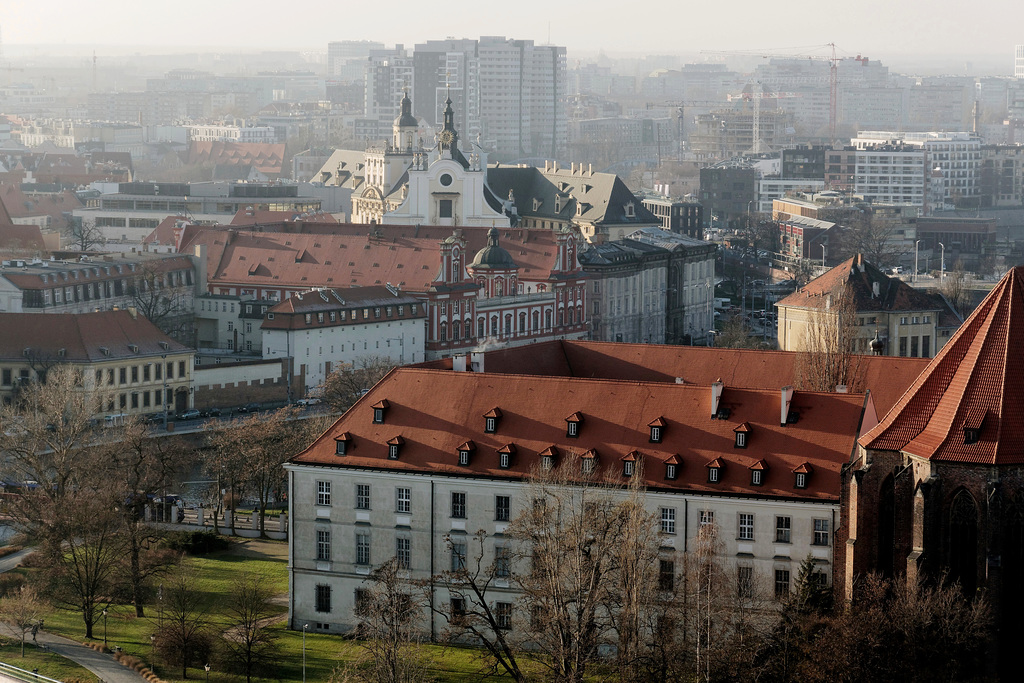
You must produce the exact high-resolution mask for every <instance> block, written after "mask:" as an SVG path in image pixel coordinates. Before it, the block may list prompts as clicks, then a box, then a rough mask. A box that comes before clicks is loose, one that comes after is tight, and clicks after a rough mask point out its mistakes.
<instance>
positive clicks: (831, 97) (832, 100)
mask: <svg viewBox="0 0 1024 683" xmlns="http://www.w3.org/2000/svg"><path fill="white" fill-rule="evenodd" d="M822 48H828V49H829V50H831V54H830V56H828V57H819V56H816V55H795V54H778V53H775V54H772V53H768V52H757V51H743V50H701V54H702V55H719V56H748V57H761V58H762V59H771V58H776V59H809V60H811V61H817V62H828V64H829V74H828V107H829V113H828V130H829V139H830V140H832V141H833V142H834V141H835V139H836V101H837V99H838V98H837V93H838V90H839V67H838V64H839V58H838V57H837V56H836V44H835V43H825V45H818V46H814V47H812V48H810V49H812V50H820V49H822ZM797 49H799V48H797Z"/></svg>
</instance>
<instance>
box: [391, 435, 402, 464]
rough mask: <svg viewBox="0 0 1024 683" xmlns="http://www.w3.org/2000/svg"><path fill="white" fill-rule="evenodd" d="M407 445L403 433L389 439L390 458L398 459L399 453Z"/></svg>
mask: <svg viewBox="0 0 1024 683" xmlns="http://www.w3.org/2000/svg"><path fill="white" fill-rule="evenodd" d="M404 445H405V439H403V438H402V437H401V435H399V436H396V437H394V438H393V439H388V460H398V454H399V453H400V452H401V450H402V446H404Z"/></svg>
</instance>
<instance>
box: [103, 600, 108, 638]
mask: <svg viewBox="0 0 1024 683" xmlns="http://www.w3.org/2000/svg"><path fill="white" fill-rule="evenodd" d="M106 646H107V608H106V607H104V608H103V647H106Z"/></svg>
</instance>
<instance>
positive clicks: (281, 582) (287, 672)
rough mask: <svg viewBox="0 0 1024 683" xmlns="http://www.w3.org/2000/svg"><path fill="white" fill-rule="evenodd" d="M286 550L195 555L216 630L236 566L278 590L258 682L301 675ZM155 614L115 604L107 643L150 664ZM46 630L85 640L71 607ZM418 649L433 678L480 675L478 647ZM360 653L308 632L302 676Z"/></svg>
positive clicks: (169, 675) (174, 672)
mask: <svg viewBox="0 0 1024 683" xmlns="http://www.w3.org/2000/svg"><path fill="white" fill-rule="evenodd" d="M253 547H258V548H259V549H260V550H261V551H265V552H260V553H259V554H257V553H254V552H253V551H252V550H251V548H253ZM268 553H269V554H268ZM286 554H287V544H286V543H284V542H274V541H260V542H258V543H257V542H249V543H246V542H244V541H238V540H233V542H232V547H231V548H230V549H228V550H226V551H223V552H219V553H213V554H211V555H207V556H203V557H197V558H193V561H194V562H195V563H196V565H197V567H198V570H199V576H200V580H199V585H198V587H197V589H198V590H199V591H201V592H202V593H203V594H204V595H205V596H206V600H205V601H204V602H205V604H207V605H208V606H209V615H210V620H211V623H212V624H213V626H214V629H215V630H221V629H222V628H223V627H224V626H225V625H226V620H225V617H224V614H223V609H224V605H225V600H226V596H227V595H228V593H229V592H230V589H231V583H232V580H233V579H234V577H235V576H236V575H237V574H238V573H239V572H240V571H243V570H244V571H263V572H266V573H267V574H268V576H270V577H271V580H272V585H273V587H274V590H275V591H276V592H278V593H280V594H281V595H282V599H281V601H280V605H279V606H278V607H277V609H278V610H279V611H280V617H281V618H280V621H279V622H278V623H276V624H275V625H274V627H273V628H275V629H276V631H277V633H278V635H279V639H278V644H279V646H280V649H281V653H280V656H279V657H278V658H277V662H278V670H277V675H276V677H274V678H267V679H258V680H260V681H261V682H264V681H301V680H302V632H301V631H291V630H288V629H287V628H285V627H286V622H287V607H286V601H285V599H284V596H287V592H288V573H287V560H286ZM159 618H160V611H159V607H158V605H147V606H146V616H145V617H144V618H141V619H139V618H136V617H135V610H134V608H133V607H132V606H130V605H117V606H115V607H113V608H112V609H111V610H110V612H109V614H108V616H107V642H108V643H109V645H110V647H112V648H113V647H114V646H118V647H121V648H122V649H123V650H124V651H125V652H126V653H128V654H131V655H134V656H136V657H139V658H140V659H142V660H143V661H145V662H146V663H147V664H149V663H150V662H152V652H151V645H150V639H149V636H150V634H152V633H153V632H154V631H155V630H156V629H157V626H158V621H159ZM46 630H48V631H52V632H53V633H59V634H61V635H64V636H67V637H69V638H73V639H75V640H77V641H83V640H84V639H85V625H84V624H83V623H82V619H81V616H80V615H79V614H77V613H73V612H66V611H54V612H52V613H51V614H49V615H47V617H46ZM93 635H94V636H95V638H96V640H98V641H102V640H103V620H102V619H100V621H99V623H97V624H96V626H95V627H94V629H93ZM417 649H418V651H419V653H420V656H421V657H422V658H423V662H424V665H425V668H426V672H425V673H426V675H428V676H429V677H430V678H432V679H433V680H436V681H445V682H447V681H451V682H453V683H462V682H468V681H475V680H479V678H480V675H479V673H480V670H481V667H482V659H481V652H480V651H479V650H476V649H471V648H453V647H442V646H437V645H422V646H419V647H418V648H417ZM361 656H362V648H361V647H360V645H359V643H358V642H356V641H351V640H345V639H343V638H341V637H340V636H329V635H324V634H319V633H307V634H306V680H307V681H309V682H310V683H316V682H322V681H327V679H328V678H329V677H330V675H331V672H332V671H334V669H335V668H336V667H337V666H338V665H339V664H341V663H342V662H351V661H356V660H358V659H359V658H360V657H361ZM155 664H156V665H155V666H153V667H152V668H153V669H154V671H155V672H156V673H157V674H158V675H159V676H160V677H161V678H163V679H164V680H166V681H168V682H172V681H180V680H182V679H181V670H180V668H172V667H166V666H162V665H161V663H160V662H159V661H157V662H156V663H155ZM189 679H190V680H205V672H204V671H202V669H199V670H194V669H193V670H190V671H189ZM240 680H241V681H244V680H245V679H244V677H241V676H238V675H235V674H231V673H227V672H221V671H217V670H216V669H214V670H213V671H211V672H210V681H211V683H229V682H231V683H234V682H236V681H240ZM499 680H500V677H499Z"/></svg>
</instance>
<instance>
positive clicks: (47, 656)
mask: <svg viewBox="0 0 1024 683" xmlns="http://www.w3.org/2000/svg"><path fill="white" fill-rule="evenodd" d="M0 662H4V663H6V664H10V665H11V666H16V667H18V668H19V669H24V670H26V671H32V670H33V669H37V670H38V671H37V673H39V675H41V676H47V677H49V678H55V679H57V680H58V681H75V683H94V682H98V681H99V680H100V679H98V678H96V676H95V675H93V673H92V672H91V671H89V670H88V669H86V668H84V667H81V666H78V665H77V664H75V663H74V662H72V661H71V660H69V659H64V658H63V657H61V656H60V655H57V654H54V653H52V652H44V651H42V650H38V649H36V648H35V647H33V646H32V644H31V643H28V644H26V645H25V657H24V658H22V656H21V641H20V640H11V639H6V638H5V639H2V640H0Z"/></svg>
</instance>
